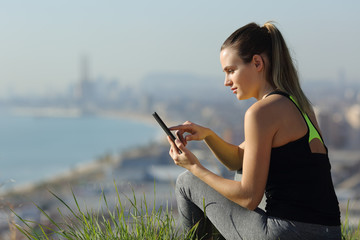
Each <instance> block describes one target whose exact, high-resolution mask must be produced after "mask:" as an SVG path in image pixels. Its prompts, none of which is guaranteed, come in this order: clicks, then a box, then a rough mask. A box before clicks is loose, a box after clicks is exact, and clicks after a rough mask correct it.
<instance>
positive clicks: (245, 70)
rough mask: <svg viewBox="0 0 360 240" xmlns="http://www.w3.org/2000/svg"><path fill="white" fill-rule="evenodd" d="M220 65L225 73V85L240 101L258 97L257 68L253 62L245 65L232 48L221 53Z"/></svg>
mask: <svg viewBox="0 0 360 240" xmlns="http://www.w3.org/2000/svg"><path fill="white" fill-rule="evenodd" d="M220 63H221V66H222V69H223V71H224V73H225V82H224V85H225V86H227V87H230V89H231V91H232V92H233V93H234V94H236V98H237V99H239V100H244V99H249V98H251V97H254V96H256V93H257V90H258V88H257V87H258V86H257V84H256V81H255V80H256V78H255V73H256V68H255V67H254V64H253V63H252V62H250V63H244V61H243V60H242V59H241V58H240V57H239V56H238V54H237V52H236V51H235V50H233V49H232V48H225V49H223V50H222V51H221V52H220Z"/></svg>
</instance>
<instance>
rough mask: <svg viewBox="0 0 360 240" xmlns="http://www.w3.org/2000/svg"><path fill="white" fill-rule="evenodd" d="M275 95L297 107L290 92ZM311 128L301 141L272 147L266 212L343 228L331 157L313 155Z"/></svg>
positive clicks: (266, 193)
mask: <svg viewBox="0 0 360 240" xmlns="http://www.w3.org/2000/svg"><path fill="white" fill-rule="evenodd" d="M271 94H281V95H283V96H286V97H287V98H288V99H289V100H291V101H292V102H293V103H294V104H295V105H296V106H297V104H296V102H294V101H293V100H292V99H291V98H290V96H289V95H288V94H286V93H283V92H273V93H271ZM297 107H298V106H297ZM298 109H299V108H298ZM299 111H300V112H301V110H300V109H299ZM301 114H302V115H303V114H304V113H303V112H301ZM303 116H304V115H303ZM304 120H305V118H304ZM307 125H308V123H307ZM311 127H314V128H315V126H311ZM309 129H310V127H309V125H308V131H307V133H306V135H305V136H303V137H301V138H300V139H298V140H295V141H293V142H290V143H287V144H285V145H283V146H280V147H276V148H272V150H271V158H270V168H269V175H268V180H267V184H266V189H265V195H266V212H267V214H268V215H269V216H274V217H278V218H282V219H288V220H292V221H298V222H306V223H313V224H321V225H326V226H339V225H340V210H339V202H338V200H337V197H336V194H335V191H334V186H333V183H332V179H331V173H330V169H331V165H330V162H329V158H328V154H327V153H326V154H322V153H312V152H311V149H310V146H309Z"/></svg>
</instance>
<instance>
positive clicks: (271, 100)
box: [246, 95, 289, 121]
mask: <svg viewBox="0 0 360 240" xmlns="http://www.w3.org/2000/svg"><path fill="white" fill-rule="evenodd" d="M288 106H289V100H288V99H287V98H286V97H284V96H281V95H271V96H269V97H267V98H265V99H262V100H260V101H257V102H255V103H254V104H253V105H252V106H251V107H250V108H249V109H248V110H247V111H246V115H247V116H249V117H251V118H260V119H263V120H265V121H276V119H279V115H280V114H284V111H286V109H287V108H288Z"/></svg>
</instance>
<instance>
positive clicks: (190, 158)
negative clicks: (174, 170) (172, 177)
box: [167, 137, 200, 171]
mask: <svg viewBox="0 0 360 240" xmlns="http://www.w3.org/2000/svg"><path fill="white" fill-rule="evenodd" d="M167 139H168V141H169V143H170V150H169V155H170V156H171V158H172V159H173V160H174V163H175V164H176V165H178V166H181V167H183V168H186V169H187V170H189V171H191V168H192V167H194V166H196V165H200V162H199V160H198V159H197V157H196V156H195V155H194V154H193V153H192V152H191V151H190V150H189V149H187V148H186V147H185V146H184V144H183V143H182V142H181V141H180V140H178V139H176V140H175V143H174V142H173V141H172V140H171V138H170V137H167ZM179 149H180V150H181V153H179Z"/></svg>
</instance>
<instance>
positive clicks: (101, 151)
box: [0, 114, 160, 191]
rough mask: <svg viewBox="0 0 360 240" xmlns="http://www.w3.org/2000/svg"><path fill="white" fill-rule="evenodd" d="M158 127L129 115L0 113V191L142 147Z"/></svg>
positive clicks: (150, 139)
mask: <svg viewBox="0 0 360 240" xmlns="http://www.w3.org/2000/svg"><path fill="white" fill-rule="evenodd" d="M159 131H160V130H159V127H158V126H156V124H152V123H151V122H146V121H141V120H137V119H134V118H115V117H112V118H109V117H100V116H78V117H36V116H18V115H11V114H7V115H1V114H0V191H2V190H4V189H10V188H12V187H14V186H18V185H22V184H27V183H32V182H38V181H41V180H44V179H47V178H50V177H53V176H55V175H57V174H60V173H62V172H64V171H67V170H69V169H71V168H73V167H76V166H78V165H79V164H84V163H85V164H86V163H88V162H91V161H94V160H96V159H98V158H100V157H101V156H104V155H106V154H121V153H122V152H123V151H125V150H129V149H133V148H136V147H139V146H143V145H146V144H148V143H150V142H152V141H156V138H157V136H159Z"/></svg>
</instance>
